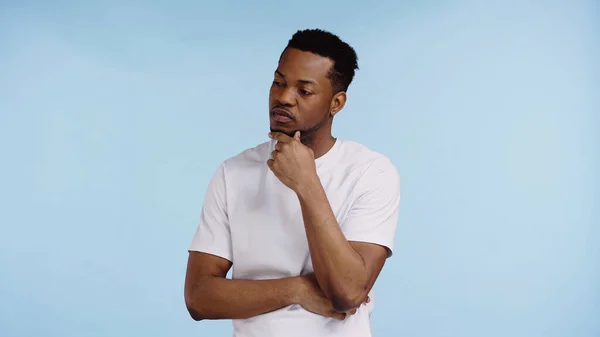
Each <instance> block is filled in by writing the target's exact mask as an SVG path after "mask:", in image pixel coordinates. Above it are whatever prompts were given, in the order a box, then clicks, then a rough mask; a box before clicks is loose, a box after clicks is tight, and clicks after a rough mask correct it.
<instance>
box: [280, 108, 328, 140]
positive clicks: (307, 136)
mask: <svg viewBox="0 0 600 337" xmlns="http://www.w3.org/2000/svg"><path fill="white" fill-rule="evenodd" d="M328 120H329V114H327V115H325V116H324V117H323V118H322V119H321V120H320V121H319V122H318V123H316V124H315V125H313V126H311V127H308V128H302V129H296V130H293V131H288V132H286V131H283V130H278V129H274V128H271V132H281V133H284V134H286V135H288V136H290V137H294V134H295V133H296V131H300V141H301V142H302V144H304V145H311V144H312V143H313V142H314V137H315V135H316V133H317V131H319V130H320V129H322V128H323V126H325V124H327V121H328Z"/></svg>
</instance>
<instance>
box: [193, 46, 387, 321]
mask: <svg viewBox="0 0 600 337" xmlns="http://www.w3.org/2000/svg"><path fill="white" fill-rule="evenodd" d="M332 66H333V62H332V61H331V60H330V59H328V58H325V57H321V56H318V55H315V54H312V53H307V52H303V51H300V50H297V49H293V48H290V49H287V50H286V51H285V52H284V53H283V55H282V57H281V59H280V62H279V65H278V68H277V70H276V71H275V78H274V81H273V84H272V86H271V90H270V92H269V111H270V116H271V131H272V132H271V134H270V137H272V138H273V139H277V140H278V144H277V145H276V150H275V151H274V153H273V159H272V160H269V162H268V163H267V165H268V166H269V168H270V169H271V170H272V171H273V173H274V174H275V175H276V176H277V177H278V178H279V179H280V180H281V181H282V182H283V183H284V184H285V185H286V186H288V187H289V188H290V189H292V190H293V191H294V192H296V194H297V195H298V199H299V202H300V205H301V208H302V215H303V220H304V223H305V228H306V234H307V238H308V242H309V249H310V254H311V259H312V262H313V267H314V270H315V272H314V273H311V274H308V275H302V276H297V277H289V278H283V279H275V280H230V279H226V275H227V272H228V271H229V270H230V268H231V266H232V263H231V262H230V261H228V260H225V259H223V258H220V257H217V256H213V255H210V254H205V253H199V252H191V253H190V256H189V260H188V267H187V273H186V281H185V300H186V305H187V307H188V311H189V312H190V315H191V316H192V318H194V319H196V320H201V319H239V318H249V317H253V316H257V315H260V314H264V313H267V312H271V311H274V310H277V309H280V308H282V307H285V306H288V305H291V304H300V305H302V306H303V307H304V308H305V309H306V310H308V311H311V312H314V313H316V314H319V315H322V316H326V317H331V318H336V319H344V318H345V317H346V315H348V314H353V313H355V312H356V308H357V307H359V306H360V305H361V304H362V303H364V302H365V301H366V302H368V300H369V299H368V296H367V295H368V293H369V291H370V290H371V288H372V287H373V284H374V283H375V280H376V278H377V276H378V275H379V273H380V271H381V269H382V268H383V265H384V263H385V260H386V257H387V251H386V249H385V248H383V247H381V246H378V245H374V244H370V243H363V242H348V241H347V240H346V239H345V237H344V235H343V233H342V231H341V229H340V226H339V224H338V223H337V220H336V219H335V217H334V215H333V212H332V210H331V207H330V205H329V201H328V200H327V196H326V194H325V192H324V189H323V187H322V185H321V183H320V181H319V179H318V177H317V175H316V169H315V164H314V160H315V158H318V157H320V156H322V155H323V154H325V153H326V152H327V151H329V149H331V147H332V146H333V145H334V143H335V138H334V137H333V136H332V135H331V125H332V121H333V117H334V115H335V114H337V113H338V112H339V111H341V110H342V109H343V107H344V105H345V103H346V93H345V92H336V93H334V91H333V89H332V86H331V82H330V80H329V78H328V77H327V74H328V73H329V71H330V69H331V67H332ZM274 110H275V111H276V112H279V113H284V114H285V115H287V117H289V118H287V119H286V120H284V121H281V120H279V121H278V120H276V119H275V118H274ZM294 166H296V167H294Z"/></svg>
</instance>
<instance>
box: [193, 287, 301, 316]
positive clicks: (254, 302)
mask: <svg viewBox="0 0 600 337" xmlns="http://www.w3.org/2000/svg"><path fill="white" fill-rule="evenodd" d="M300 286H301V280H300V277H289V278H282V279H276V280H231V279H226V278H222V277H205V278H203V279H201V280H200V281H199V282H197V283H196V284H195V285H193V286H192V289H191V290H190V292H189V295H188V298H186V302H187V306H188V310H189V311H190V315H191V316H192V318H193V319H195V320H202V319H243V318H250V317H254V316H257V315H261V314H264V313H268V312H271V311H274V310H277V309H280V308H283V307H286V306H288V305H291V304H296V303H297V302H298V301H299V292H300V290H301V288H300Z"/></svg>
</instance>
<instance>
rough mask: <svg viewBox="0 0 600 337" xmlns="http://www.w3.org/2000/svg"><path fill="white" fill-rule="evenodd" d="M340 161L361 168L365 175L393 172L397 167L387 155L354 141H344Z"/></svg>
mask: <svg viewBox="0 0 600 337" xmlns="http://www.w3.org/2000/svg"><path fill="white" fill-rule="evenodd" d="M340 150H341V151H340V152H341V157H340V160H341V161H344V162H347V163H348V164H349V165H351V166H354V167H360V168H362V169H363V171H364V172H365V173H368V172H381V171H392V172H397V168H396V165H395V164H394V163H393V161H392V160H391V159H390V158H389V157H388V156H386V155H385V154H383V153H381V152H378V151H376V150H373V149H372V148H370V147H368V146H367V145H364V144H361V143H359V142H356V141H352V140H342V146H341V149H340Z"/></svg>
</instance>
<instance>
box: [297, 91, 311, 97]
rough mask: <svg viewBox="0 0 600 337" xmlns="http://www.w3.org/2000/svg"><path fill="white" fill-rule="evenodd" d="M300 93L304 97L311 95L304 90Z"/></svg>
mask: <svg viewBox="0 0 600 337" xmlns="http://www.w3.org/2000/svg"><path fill="white" fill-rule="evenodd" d="M300 93H301V94H302V95H304V96H308V95H311V94H312V92H310V91H306V90H300Z"/></svg>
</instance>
